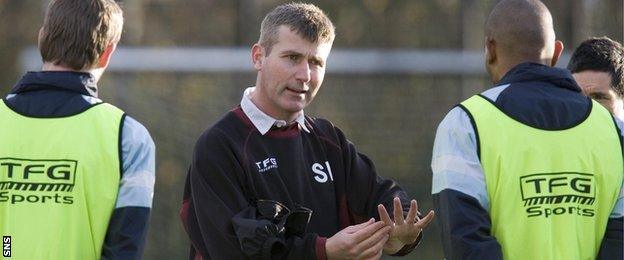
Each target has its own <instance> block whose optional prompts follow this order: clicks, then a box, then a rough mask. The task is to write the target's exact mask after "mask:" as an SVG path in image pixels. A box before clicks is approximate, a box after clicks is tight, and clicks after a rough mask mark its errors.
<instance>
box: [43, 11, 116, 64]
mask: <svg viewBox="0 0 624 260" xmlns="http://www.w3.org/2000/svg"><path fill="white" fill-rule="evenodd" d="M122 27H123V14H122V11H121V8H120V7H119V5H117V3H116V2H115V1H113V0H52V1H51V2H50V5H49V6H48V9H47V11H46V16H45V19H44V21H43V27H42V28H41V32H40V35H39V51H40V52H41V57H42V59H43V61H44V62H53V63H54V64H56V65H63V66H67V67H69V68H71V69H74V70H82V69H91V68H93V67H95V66H96V65H97V62H98V59H99V58H100V55H101V54H102V53H103V52H104V50H105V49H106V47H107V46H108V45H109V44H112V43H117V42H118V41H119V39H120V38H121V30H122Z"/></svg>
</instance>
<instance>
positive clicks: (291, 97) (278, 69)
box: [252, 26, 331, 121]
mask: <svg viewBox="0 0 624 260" xmlns="http://www.w3.org/2000/svg"><path fill="white" fill-rule="evenodd" d="M277 39H278V40H277V42H276V43H275V44H274V45H273V47H272V49H271V53H270V54H269V55H268V56H265V55H266V48H263V47H261V46H259V45H256V46H254V48H253V50H252V55H253V56H254V67H255V68H256V70H257V71H258V80H257V82H256V84H257V86H256V90H255V91H254V93H253V95H252V100H253V101H254V103H256V105H257V106H258V107H259V108H260V109H261V110H263V111H264V112H265V113H267V114H269V115H271V116H272V117H275V118H277V119H283V120H287V121H292V120H293V119H295V118H296V117H297V115H298V113H299V112H300V111H301V110H303V109H304V108H305V107H306V106H307V105H308V104H310V102H312V99H314V96H316V93H317V92H318V90H319V88H320V87H321V84H322V83H323V77H324V76H325V65H326V61H327V56H329V52H330V50H331V43H318V42H317V43H312V42H309V41H308V40H306V39H303V38H302V37H300V36H299V35H297V33H296V32H293V31H291V30H290V28H289V27H287V26H281V27H280V28H279V35H278V38H277ZM259 51H260V52H261V53H258V52H259ZM256 55H257V56H256Z"/></svg>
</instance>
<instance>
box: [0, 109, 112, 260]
mask: <svg viewBox="0 0 624 260" xmlns="http://www.w3.org/2000/svg"><path fill="white" fill-rule="evenodd" d="M122 118H123V112H122V111H121V110H119V109H118V108H116V107H114V106H112V105H109V104H106V103H102V104H98V105H94V106H93V107H91V108H89V109H88V110H86V111H84V112H82V113H79V114H76V115H73V116H68V117H59V118H32V117H26V116H23V115H20V114H18V113H16V112H14V111H13V110H11V109H10V108H8V107H7V106H6V104H5V103H4V102H2V101H0V235H2V236H5V237H8V236H10V246H9V247H10V254H11V255H10V256H11V259H15V260H32V259H46V260H83V259H100V257H101V253H102V245H103V243H104V237H105V235H106V230H107V227H108V222H109V219H110V216H111V213H112V211H113V209H114V207H115V202H116V199H117V191H118V186H119V179H120V176H121V175H120V158H119V149H120V147H119V135H120V126H121V120H122ZM3 240H8V239H6V238H3ZM3 242H5V241H3ZM3 251H6V250H3ZM3 253H5V254H6V252H3Z"/></svg>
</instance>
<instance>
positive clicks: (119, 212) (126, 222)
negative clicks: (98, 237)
mask: <svg viewBox="0 0 624 260" xmlns="http://www.w3.org/2000/svg"><path fill="white" fill-rule="evenodd" d="M149 213H150V209H149V208H147V207H122V208H118V209H115V210H114V211H113V215H112V216H111V219H110V221H109V224H108V230H107V232H106V238H105V239H104V245H103V247H102V259H128V260H130V259H141V255H142V253H143V246H144V244H145V235H146V234H147V222H148V221H147V220H148V218H149Z"/></svg>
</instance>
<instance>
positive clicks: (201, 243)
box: [181, 129, 324, 259]
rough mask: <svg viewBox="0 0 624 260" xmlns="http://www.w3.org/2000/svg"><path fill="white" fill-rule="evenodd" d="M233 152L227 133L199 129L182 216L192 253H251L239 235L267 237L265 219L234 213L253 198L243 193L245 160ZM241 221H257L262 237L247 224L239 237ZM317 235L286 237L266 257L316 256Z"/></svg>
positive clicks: (215, 256)
mask: <svg viewBox="0 0 624 260" xmlns="http://www.w3.org/2000/svg"><path fill="white" fill-rule="evenodd" d="M213 130H214V129H213ZM236 154H237V153H236V152H235V150H234V148H233V145H231V144H230V143H229V142H228V141H227V137H226V135H225V134H221V133H219V132H217V131H211V132H208V133H207V134H204V135H203V136H202V137H201V138H200V139H199V141H198V142H197V145H196V147H195V151H194V154H193V159H192V162H191V165H190V168H189V172H188V176H187V182H186V188H185V195H184V200H183V205H182V210H181V218H182V222H183V224H184V227H185V228H186V231H187V233H188V234H189V238H190V240H191V242H192V245H193V249H192V250H191V254H194V253H198V254H200V255H201V256H202V257H203V258H204V259H245V258H248V257H250V254H249V252H246V251H244V250H243V249H244V248H247V247H242V246H241V243H240V242H239V239H241V240H244V241H248V239H251V240H253V241H251V242H254V243H261V244H264V243H269V241H268V240H269V239H271V238H270V237H269V236H266V234H262V232H261V231H262V228H263V227H265V224H266V221H265V220H260V219H255V218H254V217H253V216H247V215H245V214H239V213H245V212H243V211H244V210H246V209H248V208H249V207H250V206H251V204H252V198H249V196H247V195H246V194H249V193H248V192H249V191H246V189H245V184H244V183H246V182H245V176H244V169H243V167H244V166H243V165H242V163H243V162H242V158H240V156H237V155H236ZM246 192H247V193H246ZM235 216H236V217H237V223H239V224H240V223H243V224H242V225H239V226H237V230H236V232H235V229H234V226H233V218H234V217H235ZM246 216H247V218H246V219H245V217H246ZM240 226H243V227H245V228H247V229H249V228H250V227H254V226H256V227H258V229H257V231H258V236H263V237H254V234H253V232H254V230H253V229H252V230H251V231H250V232H246V233H243V235H245V237H243V238H241V237H239V236H240V235H241V233H238V234H237V232H241V231H240V228H239V227H240ZM318 241H320V238H317V236H316V235H315V234H305V236H303V237H295V238H289V239H286V240H285V243H284V247H283V248H276V250H275V251H274V252H273V251H271V250H269V252H270V253H271V254H274V255H271V256H270V257H268V258H287V259H312V257H314V256H316V254H315V250H316V248H317V246H316V245H317V242H318ZM323 242H324V240H323ZM323 246H324V244H323ZM323 253H324V247H323ZM304 256H307V257H304ZM193 257H194V256H193V255H191V256H190V258H191V259H193Z"/></svg>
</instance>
